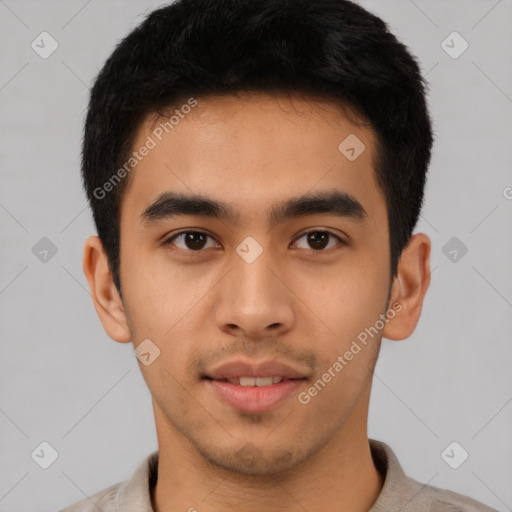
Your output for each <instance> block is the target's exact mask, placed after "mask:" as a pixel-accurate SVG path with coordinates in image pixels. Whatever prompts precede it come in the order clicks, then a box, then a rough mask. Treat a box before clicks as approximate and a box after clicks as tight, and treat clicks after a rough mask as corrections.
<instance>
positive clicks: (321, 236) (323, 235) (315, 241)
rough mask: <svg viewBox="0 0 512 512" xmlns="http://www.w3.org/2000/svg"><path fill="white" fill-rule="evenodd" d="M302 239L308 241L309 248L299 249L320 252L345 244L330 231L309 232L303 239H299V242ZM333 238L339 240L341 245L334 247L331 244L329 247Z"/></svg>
mask: <svg viewBox="0 0 512 512" xmlns="http://www.w3.org/2000/svg"><path fill="white" fill-rule="evenodd" d="M302 238H305V239H306V243H307V245H308V247H299V248H301V249H311V250H313V251H319V252H321V251H323V250H325V249H326V248H328V249H330V248H331V247H334V246H336V245H340V244H344V243H345V242H344V241H343V240H342V239H341V238H340V237H339V236H338V235H335V234H334V233H331V232H330V231H309V232H308V233H304V234H303V235H302V236H301V237H299V238H298V240H300V239H302ZM333 238H334V239H336V240H338V242H339V244H334V246H333V245H332V244H331V245H330V246H329V241H330V240H332V239H333Z"/></svg>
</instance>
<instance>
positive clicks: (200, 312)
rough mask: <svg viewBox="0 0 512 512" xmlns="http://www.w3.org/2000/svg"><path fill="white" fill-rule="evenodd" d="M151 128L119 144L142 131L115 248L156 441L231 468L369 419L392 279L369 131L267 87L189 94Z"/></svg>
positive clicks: (277, 458)
mask: <svg viewBox="0 0 512 512" xmlns="http://www.w3.org/2000/svg"><path fill="white" fill-rule="evenodd" d="M188 110H189V109H186V111H187V112H188ZM183 111H184V110H182V112H183ZM160 122H165V120H158V121H156V124H155V120H154V118H147V119H146V120H145V121H144V123H143V124H142V125H141V126H140V129H139V131H138V134H137V138H136V140H135V142H134V145H133V147H134V150H137V149H138V148H140V147H141V146H143V145H148V141H149V139H148V136H150V137H151V138H152V139H153V141H154V142H155V145H154V147H152V149H150V151H149V152H148V153H147V155H146V156H144V157H143V158H142V159H141V160H140V162H139V163H138V164H137V166H136V167H135V168H134V169H133V171H132V172H131V174H130V185H129V187H128V189H127V191H126V194H125V196H124V197H123V202H122V207H121V253H120V254H121V266H120V277H121V286H122V290H123V301H124V302H123V305H124V313H125V315H126V320H127V323H128V325H129V328H130V331H131V340H132V341H133V343H134V345H135V346H139V344H140V343H141V342H143V340H151V341H150V342H148V341H145V343H146V345H143V347H146V348H145V349H144V351H143V352H144V353H145V354H149V355H146V356H145V357H146V362H150V364H147V365H146V364H142V363H139V364H140V368H141V371H142V373H143V376H144V378H145V381H146V383H147V385H148V387H149V389H150V391H151V394H152V396H153V404H154V408H155V418H156V422H157V431H158V434H159V440H160V437H165V436H166V437H167V438H168V439H171V438H172V439H182V440H183V443H184V444H187V445H188V446H189V447H190V449H191V450H195V452H196V453H199V454H201V456H202V457H203V458H204V459H205V460H207V461H208V462H209V463H212V464H214V465H217V466H220V467H223V468H226V469H230V470H233V471H238V472H241V473H246V474H273V473H276V472H278V471H286V470H288V469H291V468H294V467H297V466H298V465H300V463H302V462H303V461H306V460H307V459H308V458H309V457H311V456H314V455H315V454H317V453H319V452H320V451H321V449H322V448H324V447H326V446H327V445H329V444H330V443H331V444H335V443H336V442H337V440H338V439H339V438H340V436H341V435H342V434H343V435H344V436H345V437H346V436H347V435H352V434H354V432H351V430H355V429H357V428H366V419H367V418H366V414H367V410H366V406H367V401H368V396H369V388H370V382H371V377H372V373H373V368H374V365H375V361H376V358H377V355H378V350H379V342H380V337H381V330H382V323H383V322H382V320H381V321H380V322H379V319H382V316H381V315H384V314H385V313H386V308H387V304H388V298H389V292H390V284H391V282H390V281H391V280H390V275H389V264H390V262H389V232H388V226H387V213H386V203H385V199H384V196H383V192H382V191H381V189H380V188H379V186H378V185H377V181H376V176H375V172H374V169H373V166H372V158H373V155H374V150H375V138H374V135H373V132H372V131H371V130H370V129H369V128H366V127H363V126H362V125H356V124H353V123H352V121H350V120H349V119H348V118H347V117H346V116H345V114H344V113H343V111H342V110H341V109H339V108H338V107H336V106H335V105H333V104H331V103H328V102H323V101H320V100H312V99H309V100H308V99H304V98H300V97H293V98H285V97H279V96H266V95H253V96H247V97H245V98H241V97H237V98H235V97H224V98H221V97H209V98H204V99H201V98H198V99H197V105H196V106H194V107H193V108H191V109H190V112H189V113H187V114H186V115H183V114H182V116H180V118H179V122H178V123H177V124H175V125H173V127H172V129H168V131H169V133H166V132H165V130H164V131H163V134H162V133H161V132H162V130H160V131H158V130H157V131H156V132H155V131H154V130H155V128H157V129H158V126H159V123H160ZM155 133H156V134H158V135H159V136H158V137H157V136H156V135H155ZM349 136H350V137H351V139H349V141H351V142H352V143H351V144H348V146H349V147H350V146H353V147H355V153H354V152H351V151H350V149H348V152H347V146H346V145H345V146H344V145H342V147H341V150H340V148H339V146H340V144H341V143H342V142H343V141H344V140H345V139H347V137H349ZM354 136H355V137H357V139H359V141H361V142H362V143H363V144H364V147H365V149H364V151H363V152H362V153H361V154H359V156H357V154H358V152H359V150H360V148H361V147H362V146H354V141H357V139H355V138H354ZM160 138H161V140H160ZM149 145H151V146H153V144H151V143H150V144H149ZM353 153H354V154H353ZM347 155H348V156H350V157H351V158H348V157H347ZM354 155H355V156H357V158H355V159H354V158H353V157H354ZM165 193H169V194H180V195H181V196H182V197H181V199H182V200H181V201H176V198H177V196H176V195H174V196H171V195H169V196H167V197H164V196H163V194H165ZM313 195H314V196H315V197H316V201H312V200H311V198H312V197H313ZM188 196H190V197H192V196H194V197H195V199H201V200H202V201H201V202H198V201H196V202H195V203H192V205H191V206H190V203H187V201H186V199H187V197H188ZM308 199H309V201H308ZM214 203H219V204H222V205H223V207H222V208H221V207H219V205H218V204H214ZM375 326H377V331H379V332H378V333H377V334H374V335H373V336H368V335H367V336H366V338H367V339H366V343H365V344H363V342H362V341H361V340H362V339H363V338H364V335H363V336H361V333H363V332H365V329H371V328H373V329H374V330H373V331H371V332H373V333H374V332H375ZM366 332H368V331H366ZM358 337H359V338H358ZM354 342H355V345H354ZM356 346H357V347H359V350H358V349H357V348H356ZM157 350H159V351H160V353H159V356H158V357H156V358H155V359H154V360H153V358H154V357H155V355H156V354H157ZM350 354H352V356H350ZM151 361H152V362H151ZM336 363H337V364H336ZM240 377H242V380H241V381H240ZM245 377H247V378H245ZM272 377H276V378H275V379H272ZM280 377H281V378H283V380H282V381H281V382H277V381H278V380H279V378H280ZM254 379H255V380H254ZM274 381H276V382H275V383H274ZM242 384H243V385H242ZM247 384H248V386H246V385H247ZM315 390H316V391H315Z"/></svg>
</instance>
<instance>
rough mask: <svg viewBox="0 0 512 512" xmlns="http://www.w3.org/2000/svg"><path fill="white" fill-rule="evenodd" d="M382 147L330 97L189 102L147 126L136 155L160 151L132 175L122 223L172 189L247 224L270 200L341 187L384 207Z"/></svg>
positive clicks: (142, 128) (152, 118)
mask: <svg viewBox="0 0 512 512" xmlns="http://www.w3.org/2000/svg"><path fill="white" fill-rule="evenodd" d="M190 105H193V106H190ZM375 142H376V139H375V135H374V132H373V130H372V129H371V128H370V127H369V126H367V125H364V123H363V122H362V120H361V119H360V118H358V117H357V116H356V115H355V114H354V113H353V112H351V111H349V110H347V109H344V108H342V107H341V106H340V105H338V104H335V103H333V102H330V101H328V100H324V99H314V98H310V97H303V96H293V95H292V96H290V95H265V94H246V95H245V96H211V97H204V98H196V99H193V101H190V100H189V101H188V102H187V101H186V100H184V101H183V104H181V105H180V104H176V105H175V106H173V108H172V109H169V111H168V112H167V113H166V115H165V116H163V117H157V116H156V115H155V114H153V115H149V116H147V117H146V118H145V119H144V121H143V122H142V123H141V125H140V126H139V129H138V131H137V134H136V137H135V140H134V143H133V146H132V150H133V151H139V150H140V149H142V148H143V147H144V146H146V147H151V149H150V150H149V151H144V153H145V156H144V157H143V158H141V159H140V161H138V163H137V165H136V166H135V167H134V168H133V170H132V171H131V173H130V176H129V187H128V188H127V190H126V192H125V196H124V198H123V201H122V206H121V209H122V217H124V216H125V215H132V214H135V212H137V213H138V214H140V213H142V211H143V210H144V208H145V207H147V205H148V204H149V203H150V202H151V201H154V200H155V199H156V197H157V196H158V195H160V194H161V193H162V192H164V191H169V190H172V191H180V192H183V193H188V194H200V195H204V196H208V197H214V198H215V199H217V200H219V201H223V202H230V204H232V205H233V206H234V208H235V209H236V210H237V211H238V212H239V213H241V214H242V218H243V217H244V216H245V217H247V216H249V217H251V218H254V216H257V215H259V213H262V214H263V211H264V210H263V206H264V203H265V204H266V205H267V206H268V204H269V203H272V202H273V201H274V200H278V199H283V198H284V197H286V196H297V195H300V194H304V193H306V192H308V191H313V192H314V191H315V190H320V189H323V190H327V189H332V188H333V187H337V188H341V189H342V190H345V191H347V192H348V193H350V194H351V195H356V196H357V195H366V196H368V194H370V195H372V194H373V195H374V196H375V197H373V202H374V203H375V200H377V201H379V200H380V202H381V203H382V201H383V198H382V194H381V191H380V189H379V187H378V186H377V182H376V178H375V173H374V170H373V157H374V152H375ZM139 152H140V151H139ZM379 196H380V197H379ZM370 209H371V208H370Z"/></svg>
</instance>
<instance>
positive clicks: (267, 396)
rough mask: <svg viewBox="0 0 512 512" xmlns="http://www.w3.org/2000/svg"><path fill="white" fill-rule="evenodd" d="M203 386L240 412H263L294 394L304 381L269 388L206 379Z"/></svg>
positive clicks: (281, 383)
mask: <svg viewBox="0 0 512 512" xmlns="http://www.w3.org/2000/svg"><path fill="white" fill-rule="evenodd" d="M204 382H205V384H206V385H207V386H208V388H209V389H210V390H211V391H212V392H213V393H214V394H215V395H216V396H217V397H219V399H220V400H222V401H223V402H225V403H228V404H229V405H231V406H232V407H234V408H235V409H238V410H239V411H242V412H252V413H256V412H264V411H268V410H270V409H272V408H273V407H276V406H277V405H278V404H279V403H280V402H282V401H283V400H285V399H286V398H288V397H290V396H291V395H293V394H295V393H296V392H297V390H298V389H299V387H300V386H302V384H303V383H304V382H305V379H293V380H283V381H281V382H278V383H277V384H272V385H270V386H263V387H257V386H239V385H238V384H232V383H231V382H225V381H221V380H211V379H206V380H205V381H204Z"/></svg>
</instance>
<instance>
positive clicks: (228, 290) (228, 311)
mask: <svg viewBox="0 0 512 512" xmlns="http://www.w3.org/2000/svg"><path fill="white" fill-rule="evenodd" d="M247 244H248V245H244V243H242V244H240V246H239V247H238V248H237V254H235V255H234V256H235V257H234V259H233V271H232V272H229V274H228V276H227V280H226V281H225V282H224V284H223V288H222V290H221V297H219V298H220V301H219V305H218V307H217V308H216V315H217V318H216V321H217V324H218V326H219V328H221V329H223V328H224V329H233V328H235V327H236V328H239V329H241V330H242V331H244V332H245V334H246V335H251V336H255V337H257V336H258V335H261V336H264V335H265V334H268V332H267V333H265V332H264V331H265V330H266V329H267V328H269V327H270V326H273V328H274V327H276V326H277V325H279V327H280V328H281V329H283V328H285V327H286V328H288V327H289V326H290V324H291V322H292V321H293V312H292V305H291V302H290V300H289V299H290V297H289V294H288V293H287V288H286V286H284V285H283V283H282V282H281V280H283V279H282V278H281V279H278V278H277V277H276V274H279V264H278V261H277V258H276V257H275V255H273V253H272V252H271V251H270V250H268V249H265V248H263V247H261V246H260V247H261V249H260V250H259V251H258V252H259V254H257V253H256V252H255V251H256V250H257V247H256V246H255V245H252V246H251V244H253V242H252V241H250V240H249V241H247ZM244 250H245V252H244ZM249 256H250V257H249Z"/></svg>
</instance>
